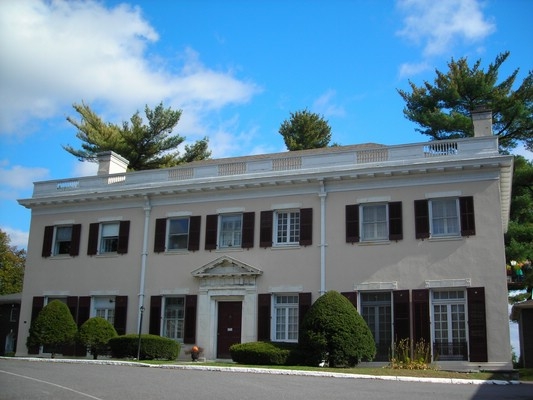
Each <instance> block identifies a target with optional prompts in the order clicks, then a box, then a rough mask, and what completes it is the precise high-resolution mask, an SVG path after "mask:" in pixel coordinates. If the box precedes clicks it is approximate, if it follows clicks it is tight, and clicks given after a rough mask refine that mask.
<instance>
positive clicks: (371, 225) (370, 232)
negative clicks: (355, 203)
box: [360, 204, 389, 241]
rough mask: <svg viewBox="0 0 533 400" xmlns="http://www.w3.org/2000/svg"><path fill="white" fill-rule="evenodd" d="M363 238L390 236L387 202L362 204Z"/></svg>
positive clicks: (371, 238)
mask: <svg viewBox="0 0 533 400" xmlns="http://www.w3.org/2000/svg"><path fill="white" fill-rule="evenodd" d="M360 212H361V214H362V218H361V233H362V235H361V240H362V241H368V240H387V239H388V238H389V230H388V226H387V225H388V224H387V221H388V217H387V205H386V204H368V205H366V204H365V205H361V211H360Z"/></svg>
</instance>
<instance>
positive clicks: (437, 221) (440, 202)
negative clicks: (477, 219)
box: [431, 199, 459, 236]
mask: <svg viewBox="0 0 533 400" xmlns="http://www.w3.org/2000/svg"><path fill="white" fill-rule="evenodd" d="M431 228H432V229H431V233H432V235H433V236H454V235H458V234H459V216H458V206H457V199H437V200H431Z"/></svg>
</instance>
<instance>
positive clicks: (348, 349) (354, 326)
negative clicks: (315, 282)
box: [300, 291, 376, 367]
mask: <svg viewBox="0 0 533 400" xmlns="http://www.w3.org/2000/svg"><path fill="white" fill-rule="evenodd" d="M300 346H301V348H302V350H304V352H305V353H306V354H307V360H305V362H306V364H309V365H318V364H319V363H320V362H321V361H322V360H325V361H326V362H328V363H329V366H330V367H348V366H354V365H355V364H357V363H358V362H359V361H360V360H371V359H373V358H374V356H375V354H376V345H375V343H374V338H373V337H372V333H371V332H370V329H369V328H368V326H367V324H366V322H365V320H364V319H363V317H361V316H360V315H359V313H358V312H357V310H356V309H355V307H354V306H353V305H352V303H350V301H349V300H348V299H347V298H346V297H344V296H343V295H342V294H340V293H339V292H335V291H330V292H327V293H326V294H324V295H322V296H320V297H319V298H318V299H317V300H316V301H315V302H314V304H313V305H312V306H311V308H310V309H309V311H308V312H307V313H306V314H305V317H304V321H303V324H302V329H301V337H300Z"/></svg>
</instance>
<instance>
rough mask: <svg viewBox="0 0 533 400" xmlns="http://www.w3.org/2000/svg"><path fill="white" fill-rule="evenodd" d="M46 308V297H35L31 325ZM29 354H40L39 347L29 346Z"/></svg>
mask: <svg viewBox="0 0 533 400" xmlns="http://www.w3.org/2000/svg"><path fill="white" fill-rule="evenodd" d="M52 229H53V227H52ZM43 307H44V297H43V296H35V297H34V298H33V302H32V306H31V323H30V327H31V324H33V321H35V318H37V316H38V315H39V313H40V312H41V310H42V309H43ZM28 354H39V346H38V345H37V346H28Z"/></svg>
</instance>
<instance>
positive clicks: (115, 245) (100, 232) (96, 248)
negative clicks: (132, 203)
mask: <svg viewBox="0 0 533 400" xmlns="http://www.w3.org/2000/svg"><path fill="white" fill-rule="evenodd" d="M129 233H130V221H120V222H118V221H110V222H95V223H92V224H90V225H89V241H88V244H87V255H89V256H94V255H96V254H126V253H127V252H128V242H129Z"/></svg>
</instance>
